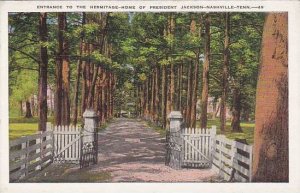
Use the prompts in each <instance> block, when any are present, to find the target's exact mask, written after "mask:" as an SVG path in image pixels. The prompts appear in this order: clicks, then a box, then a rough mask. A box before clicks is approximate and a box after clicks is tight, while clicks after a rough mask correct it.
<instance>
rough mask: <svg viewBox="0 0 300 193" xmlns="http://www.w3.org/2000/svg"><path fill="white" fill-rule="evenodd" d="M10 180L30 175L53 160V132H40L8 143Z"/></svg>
mask: <svg viewBox="0 0 300 193" xmlns="http://www.w3.org/2000/svg"><path fill="white" fill-rule="evenodd" d="M9 148H10V154H9V172H10V181H12V182H13V181H17V180H19V179H22V178H25V177H29V176H32V175H33V174H35V173H36V172H37V171H39V170H41V169H43V168H45V167H47V166H48V165H49V164H51V163H52V161H53V150H54V148H53V133H52V132H51V131H45V132H40V133H37V134H34V135H30V136H24V137H21V138H19V139H16V140H12V141H10V143H9Z"/></svg>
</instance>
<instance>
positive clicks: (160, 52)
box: [8, 12, 288, 181]
mask: <svg viewBox="0 0 300 193" xmlns="http://www.w3.org/2000/svg"><path fill="white" fill-rule="evenodd" d="M286 19H287V16H286V14H266V13H254V12H251V13H239V12H236V13H231V12H223V13H214V12H209V13H202V12H201V13H150V12H149V13H117V12H113V13H109V12H103V13H85V12H83V13H79V12H78V13H10V15H9V32H8V33H9V100H10V101H9V103H10V104H9V105H10V117H17V116H21V117H25V118H28V119H30V118H32V117H38V130H40V131H43V130H45V128H46V122H47V121H49V120H51V121H53V122H54V124H55V125H69V124H74V125H76V124H79V123H81V118H82V114H83V112H84V111H85V110H86V109H94V110H95V112H97V115H98V117H99V120H100V123H101V124H102V125H104V124H105V123H106V122H107V121H109V120H110V119H112V118H113V117H117V116H120V115H122V112H123V111H125V112H130V114H131V116H133V117H141V118H145V119H147V120H149V121H151V122H152V123H153V124H155V125H156V126H157V127H160V128H161V129H164V130H165V129H167V128H168V127H169V125H168V124H169V122H168V115H169V114H170V112H171V111H181V113H182V115H183V117H184V122H185V125H186V126H187V127H201V128H207V127H208V122H209V121H210V120H217V121H218V122H219V127H220V128H219V129H220V132H221V133H224V132H225V131H227V132H230V133H243V127H242V126H241V122H247V123H252V124H253V125H254V123H255V129H254V130H255V133H254V134H252V136H253V135H254V143H256V138H257V142H258V143H257V144H259V145H257V146H256V147H257V149H256V151H257V155H259V156H257V157H256V158H257V160H256V161H255V163H256V165H255V164H254V165H255V167H257V168H260V167H261V166H262V165H263V166H264V167H266V165H267V164H270V165H272V163H273V165H272V167H273V166H274V167H275V166H278V163H279V162H280V163H282V162H284V163H286V164H282V167H283V169H286V168H288V163H287V162H286V161H287V160H288V157H287V154H286V153H282V152H281V151H279V150H278V148H279V149H284V151H285V152H288V151H287V149H288V147H287V144H288V143H287V137H288V135H287V133H288V131H287V124H288V123H287V122H288V121H287V120H288V117H287V114H288V113H287V112H288V108H287V102H286V101H287V93H288V92H287V72H286V71H287V50H286V49H285V46H284V45H286V44H287V33H285V27H286V26H285V25H286V24H287V21H286ZM268 21H269V23H268ZM272 22H273V23H272ZM280 22H281V23H280ZM274 23H275V24H274ZM281 24H283V25H281ZM266 25H269V26H266ZM264 26H265V27H264ZM264 30H265V31H264ZM272 30H273V32H272ZM280 30H282V31H283V34H282V33H281V31H280ZM268 33H270V34H269V36H268ZM274 34H275V35H276V34H277V35H276V37H274ZM264 36H266V37H264ZM264 38H265V39H266V41H268V42H267V43H268V44H270V45H271V46H273V47H272V48H271V49H269V47H268V46H269V45H267V46H266V48H264V45H266V44H264ZM272 38H273V39H275V40H273V39H272ZM273 41H274V42H275V43H274V42H273ZM272 43H273V44H272ZM273 48H274V49H275V51H274V52H272V53H271V50H273ZM262 55H263V57H262ZM273 60H274V61H275V62H274V61H273ZM264 61H265V63H268V61H273V63H272V64H270V65H269V66H267V65H266V67H265V68H264V65H263V64H264V63H263V62H264ZM276 62H277V63H276ZM275 64H276V65H279V66H284V68H282V69H281V68H280V69H279V67H278V68H277V67H276V66H275V68H274V66H273V68H272V65H275ZM281 64H284V65H281ZM268 72H271V73H268ZM281 73H283V74H284V75H282V74H281ZM270 74H271V75H270ZM259 75H260V76H259ZM273 75H274V77H272V76H273ZM275 76H276V77H275ZM259 77H261V78H262V80H261V81H262V82H261V83H259V80H260V79H259ZM264 78H265V79H264ZM263 79H264V80H263ZM268 81H270V82H276V84H275V83H274V85H272V84H269V83H268ZM277 81H278V82H280V83H281V86H280V87H279V86H278V85H279V83H278V82H277ZM277 88H278V89H279V90H277ZM266 89H270V90H269V91H266ZM258 96H260V98H259V97H258ZM266 96H268V97H266ZM274 101H275V102H274ZM276 101H280V103H278V104H277V103H276ZM268 102H273V103H274V104H275V105H266V104H267V103H268ZM258 105H260V107H263V106H264V105H265V106H267V107H266V108H258ZM272 107H273V109H277V110H276V111H275V112H277V115H278V116H279V117H281V118H280V119H278V116H277V117H276V116H275V118H274V117H272V116H274V115H273V114H272V115H270V116H269V115H268V113H266V112H271V111H272ZM278 108H279V109H280V110H281V112H282V110H283V111H285V112H286V114H284V116H281V115H279V114H278V112H279V110H278ZM258 113H259V114H260V116H258ZM275 114H276V113H275ZM285 116H286V117H285ZM270 117H271V118H270ZM267 119H269V120H270V121H271V122H272V121H273V120H274V121H273V122H272V123H270V124H268V125H267V126H266V125H265V120H267ZM226 122H227V123H229V124H226ZM279 125H280V126H279ZM268 128H270V129H268ZM272 128H275V129H272ZM256 130H257V131H259V132H257V131H256ZM261 131H263V132H261ZM264 131H266V132H264ZM279 136H284V137H283V138H280V139H279ZM263 137H264V138H263ZM274 141H275V142H274ZM266 144H267V147H266V148H267V151H265V150H264V149H263V148H265V145H266ZM274 144H275V145H274ZM261 149H262V150H261ZM273 154H280V155H281V156H280V158H278V157H277V156H278V155H276V158H278V159H275V160H277V161H274V162H272V161H270V162H267V161H263V160H261V159H262V157H261V155H267V156H271V157H272V156H273ZM272 159H273V158H272ZM272 159H271V160H272ZM260 164H262V165H260ZM272 167H269V168H272ZM255 171H256V170H255ZM281 171H282V170H281ZM286 172H287V171H285V172H284V173H281V174H280V173H277V174H276V177H274V175H273V177H272V178H271V177H270V180H273V181H274V180H278V181H280V180H286V179H287V178H288V172H287V173H286ZM262 178H263V179H264V180H266V172H260V170H259V169H257V173H256V178H255V179H256V180H258V181H259V180H261V179H262Z"/></svg>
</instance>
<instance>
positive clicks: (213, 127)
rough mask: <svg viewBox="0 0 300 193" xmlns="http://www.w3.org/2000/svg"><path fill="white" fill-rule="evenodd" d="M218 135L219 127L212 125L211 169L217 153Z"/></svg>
mask: <svg viewBox="0 0 300 193" xmlns="http://www.w3.org/2000/svg"><path fill="white" fill-rule="evenodd" d="M216 134H217V126H215V125H212V126H211V130H210V139H211V141H210V143H211V149H210V152H211V154H210V160H211V164H210V167H211V166H212V162H213V159H214V154H215V152H216Z"/></svg>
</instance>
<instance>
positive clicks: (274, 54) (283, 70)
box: [253, 13, 289, 182]
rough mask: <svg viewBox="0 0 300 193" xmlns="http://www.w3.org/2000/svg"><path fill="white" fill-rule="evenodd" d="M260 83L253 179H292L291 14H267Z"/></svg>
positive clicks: (261, 180) (269, 180)
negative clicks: (289, 103)
mask: <svg viewBox="0 0 300 193" xmlns="http://www.w3.org/2000/svg"><path fill="white" fill-rule="evenodd" d="M261 53H262V54H261V66H260V72H259V78H258V85H257V95H256V96H257V97H256V112H255V123H256V125H255V132H254V162H253V174H254V175H253V181H256V182H288V181H289V159H288V156H289V151H288V14H287V13H269V14H268V15H267V16H266V20H265V25H264V32H263V40H262V51H261Z"/></svg>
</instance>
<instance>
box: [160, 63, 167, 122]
mask: <svg viewBox="0 0 300 193" xmlns="http://www.w3.org/2000/svg"><path fill="white" fill-rule="evenodd" d="M166 68H167V67H166V66H165V65H163V66H162V81H161V90H162V94H161V99H162V100H161V118H162V125H163V128H166V125H167V115H166V107H167V88H168V79H167V72H166V71H167V69H166Z"/></svg>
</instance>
